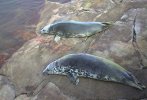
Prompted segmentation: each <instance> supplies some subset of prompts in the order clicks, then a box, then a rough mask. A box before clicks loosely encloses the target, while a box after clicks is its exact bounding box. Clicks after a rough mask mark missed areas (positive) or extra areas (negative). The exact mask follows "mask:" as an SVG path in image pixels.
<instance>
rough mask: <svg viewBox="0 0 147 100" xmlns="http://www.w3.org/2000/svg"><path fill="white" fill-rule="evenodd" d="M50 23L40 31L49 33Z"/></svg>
mask: <svg viewBox="0 0 147 100" xmlns="http://www.w3.org/2000/svg"><path fill="white" fill-rule="evenodd" d="M50 26H51V25H50V24H49V25H46V26H45V27H43V28H42V29H41V31H40V33H41V34H48V33H49V30H50Z"/></svg>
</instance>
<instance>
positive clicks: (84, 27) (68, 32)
mask: <svg viewBox="0 0 147 100" xmlns="http://www.w3.org/2000/svg"><path fill="white" fill-rule="evenodd" d="M110 25H112V23H111V22H80V21H73V20H72V21H61V22H57V23H54V24H49V25H47V26H45V27H44V28H43V29H41V31H40V33H41V34H48V35H54V36H55V38H56V36H57V38H59V40H60V38H61V37H62V38H83V37H90V36H92V35H94V34H96V33H99V32H101V31H103V30H106V29H107V28H108V27H109V26H110Z"/></svg>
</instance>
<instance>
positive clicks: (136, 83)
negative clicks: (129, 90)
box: [127, 72, 146, 90]
mask: <svg viewBox="0 0 147 100" xmlns="http://www.w3.org/2000/svg"><path fill="white" fill-rule="evenodd" d="M128 75H129V76H130V77H131V78H129V80H128V81H127V84H128V85H130V86H132V87H135V88H137V89H139V90H144V89H145V88H146V86H145V85H143V84H141V83H140V82H139V81H138V79H137V78H136V77H135V76H134V75H132V74H130V73H129V72H128Z"/></svg>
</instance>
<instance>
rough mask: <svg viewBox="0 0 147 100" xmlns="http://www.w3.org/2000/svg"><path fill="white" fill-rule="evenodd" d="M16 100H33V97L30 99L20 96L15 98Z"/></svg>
mask: <svg viewBox="0 0 147 100" xmlns="http://www.w3.org/2000/svg"><path fill="white" fill-rule="evenodd" d="M15 100H31V97H28V96H27V95H25V94H24V95H20V96H18V97H16V98H15Z"/></svg>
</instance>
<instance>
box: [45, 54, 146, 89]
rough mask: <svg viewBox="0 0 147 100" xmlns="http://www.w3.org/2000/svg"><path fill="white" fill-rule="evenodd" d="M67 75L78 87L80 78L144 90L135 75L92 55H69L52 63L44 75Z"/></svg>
mask: <svg viewBox="0 0 147 100" xmlns="http://www.w3.org/2000/svg"><path fill="white" fill-rule="evenodd" d="M49 74H58V75H67V77H68V78H69V80H70V81H71V82H72V83H73V84H75V85H77V84H78V83H79V78H78V77H85V78H92V79H97V80H103V81H112V82H117V83H122V84H125V85H129V86H132V87H135V88H137V89H140V90H143V89H145V86H144V85H142V84H141V83H140V82H139V81H138V80H137V79H136V78H135V76H134V75H133V74H131V73H130V72H129V71H127V70H125V69H124V68H122V67H121V66H120V65H118V64H116V63H114V62H112V61H110V60H107V59H104V58H101V57H96V56H94V55H90V54H84V53H79V54H69V55H66V56H63V57H61V58H60V59H57V60H56V61H54V62H52V63H50V64H49V65H48V66H47V67H46V68H45V69H44V71H43V75H49Z"/></svg>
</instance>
